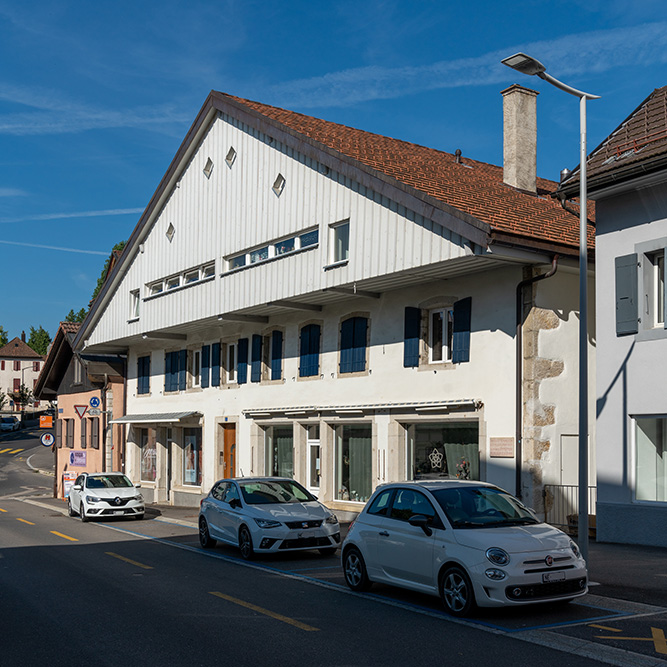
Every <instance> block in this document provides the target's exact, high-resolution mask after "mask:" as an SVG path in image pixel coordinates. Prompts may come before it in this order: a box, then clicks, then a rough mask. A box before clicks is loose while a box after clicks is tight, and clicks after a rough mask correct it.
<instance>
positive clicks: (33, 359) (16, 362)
mask: <svg viewBox="0 0 667 667" xmlns="http://www.w3.org/2000/svg"><path fill="white" fill-rule="evenodd" d="M43 364H44V357H43V356H42V355H41V354H38V353H37V352H35V350H33V349H32V348H31V347H30V346H29V345H28V344H27V343H26V342H25V331H24V332H22V334H21V337H20V338H19V337H18V336H17V337H16V338H13V339H12V340H10V341H9V342H8V343H7V345H4V346H3V347H0V392H2V393H3V394H5V396H6V402H5V404H4V405H3V406H2V409H3V410H5V411H17V410H20V409H21V407H23V406H21V405H20V403H18V402H17V401H15V400H14V399H15V395H16V394H17V393H18V392H19V391H20V389H21V386H22V385H23V386H25V387H26V389H28V390H30V391H33V390H34V387H35V383H36V382H37V378H38V376H39V374H40V371H41V370H42V366H43ZM37 406H39V400H37V401H36V402H35V400H31V401H30V402H29V403H28V404H27V405H26V406H25V407H37Z"/></svg>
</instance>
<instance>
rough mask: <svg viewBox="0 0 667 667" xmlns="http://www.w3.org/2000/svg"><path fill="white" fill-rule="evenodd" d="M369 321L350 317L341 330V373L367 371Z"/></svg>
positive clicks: (363, 318)
mask: <svg viewBox="0 0 667 667" xmlns="http://www.w3.org/2000/svg"><path fill="white" fill-rule="evenodd" d="M367 331H368V319H367V318H365V317H350V318H349V319H347V320H345V321H344V322H343V323H342V324H341V328H340V372H341V373H357V372H359V371H364V370H366V337H367Z"/></svg>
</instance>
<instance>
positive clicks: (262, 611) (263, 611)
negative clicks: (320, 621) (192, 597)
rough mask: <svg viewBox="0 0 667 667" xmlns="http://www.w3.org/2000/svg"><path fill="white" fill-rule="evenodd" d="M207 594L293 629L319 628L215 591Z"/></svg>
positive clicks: (307, 629) (307, 630)
mask: <svg viewBox="0 0 667 667" xmlns="http://www.w3.org/2000/svg"><path fill="white" fill-rule="evenodd" d="M209 592H210V594H211V595H215V596H216V597H219V598H222V599H223V600H227V601H228V602H233V603H234V604H238V605H240V606H241V607H245V608H246V609H252V611H256V612H258V613H260V614H264V615H265V616H270V617H271V618H275V619H276V620H277V621H282V622H283V623H288V624H289V625H293V626H294V627H295V628H299V629H300V630H305V631H306V632H319V628H314V627H313V626H312V625H306V624H305V623H301V621H297V620H295V619H293V618H289V617H288V616H283V615H282V614H276V612H274V611H269V610H268V609H263V608H262V607H258V606H257V605H254V604H252V603H251V602H245V601H244V600H239V599H237V598H233V597H231V596H230V595H225V594H224V593H218V592H216V591H209Z"/></svg>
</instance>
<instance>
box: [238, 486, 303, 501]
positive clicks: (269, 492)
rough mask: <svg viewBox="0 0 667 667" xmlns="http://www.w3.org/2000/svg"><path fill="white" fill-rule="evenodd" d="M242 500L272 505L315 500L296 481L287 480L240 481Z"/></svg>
mask: <svg viewBox="0 0 667 667" xmlns="http://www.w3.org/2000/svg"><path fill="white" fill-rule="evenodd" d="M239 486H240V487H241V493H242V494H243V500H245V502H246V503H248V505H272V504H275V503H281V504H282V503H306V502H310V501H311V500H315V498H314V497H313V496H311V495H310V493H308V491H306V489H304V488H303V487H302V486H300V485H299V484H297V483H296V482H291V481H288V480H280V481H271V480H264V481H261V482H241V483H240V484H239Z"/></svg>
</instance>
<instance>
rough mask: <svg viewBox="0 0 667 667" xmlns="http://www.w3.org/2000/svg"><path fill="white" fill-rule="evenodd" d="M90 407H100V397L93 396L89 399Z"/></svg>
mask: <svg viewBox="0 0 667 667" xmlns="http://www.w3.org/2000/svg"><path fill="white" fill-rule="evenodd" d="M90 407H91V408H99V407H100V399H99V398H97V396H93V397H92V398H91V399H90Z"/></svg>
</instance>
